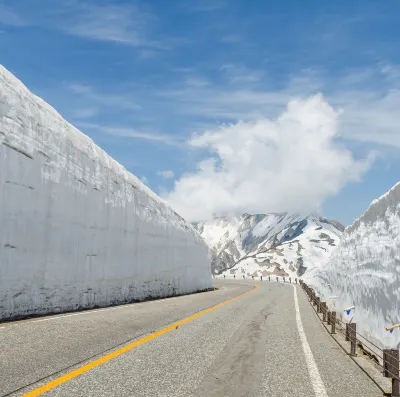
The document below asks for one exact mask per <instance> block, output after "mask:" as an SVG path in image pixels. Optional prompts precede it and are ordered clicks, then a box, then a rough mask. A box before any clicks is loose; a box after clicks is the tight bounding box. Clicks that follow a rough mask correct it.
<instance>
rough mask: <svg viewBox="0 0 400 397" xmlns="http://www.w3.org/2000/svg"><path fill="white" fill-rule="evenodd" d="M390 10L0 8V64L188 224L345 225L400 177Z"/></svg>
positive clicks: (98, 4) (235, 3)
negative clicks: (303, 221)
mask: <svg viewBox="0 0 400 397" xmlns="http://www.w3.org/2000/svg"><path fill="white" fill-rule="evenodd" d="M399 15H400V3H399V2H397V1H385V2H376V1H366V0H363V1H356V0H353V1H351V2H348V1H335V2H318V1H303V2H299V1H256V0H254V1H246V2H245V1H239V0H230V1H225V0H214V1H208V0H199V1H190V2H189V1H186V2H185V1H164V0H163V1H161V0H153V1H151V2H144V1H143V2H137V1H123V0H118V1H117V0H115V1H111V0H108V1H105V0H97V1H78V0H63V1H61V0H60V1H59V0H12V1H11V0H10V1H7V0H0V54H1V55H0V63H1V64H3V65H4V66H5V67H6V68H7V69H8V70H10V71H11V72H12V73H14V74H15V75H16V76H17V77H18V78H20V79H21V80H22V81H23V82H24V83H25V84H26V85H27V86H28V87H29V88H30V89H31V90H32V91H33V92H34V93H35V94H37V95H39V96H41V97H42V98H44V99H45V100H46V101H47V102H49V103H50V104H51V105H52V106H54V107H55V108H56V109H57V110H58V111H59V112H60V113H61V114H62V115H63V116H64V117H65V118H66V119H67V120H68V121H70V122H71V123H73V124H74V125H76V126H77V127H78V128H79V129H81V130H82V131H83V132H84V133H85V134H87V135H89V136H90V137H91V138H92V139H93V140H94V141H95V142H96V143H97V144H98V145H99V146H101V147H102V148H103V149H105V150H106V151H107V152H108V153H109V154H110V155H111V156H113V157H114V158H116V159H117V160H118V161H119V162H120V163H122V164H123V165H124V166H125V167H126V168H127V169H128V170H130V171H131V172H133V173H134V174H135V175H137V176H138V177H141V178H143V179H144V180H145V181H146V183H147V184H148V185H149V186H150V188H152V189H153V190H154V191H156V192H157V193H158V194H160V195H162V196H163V197H165V198H166V199H167V200H168V201H170V202H171V205H173V206H174V207H175V208H177V210H178V211H179V212H181V213H183V214H184V216H187V217H188V218H193V219H195V218H199V217H207V216H209V215H210V213H211V212H217V213H220V212H223V211H225V210H226V211H236V212H237V211H247V212H268V211H275V210H289V211H292V210H296V211H298V210H300V211H301V210H304V211H308V210H315V209H317V210H318V211H320V212H321V213H322V214H323V215H325V216H327V217H331V218H335V219H338V220H340V221H341V222H343V223H344V224H349V223H351V222H352V221H353V220H354V219H355V218H357V217H358V216H360V215H361V214H362V213H363V212H364V211H365V209H366V208H367V206H368V205H369V203H370V202H371V201H372V200H373V199H375V198H377V197H378V196H380V195H381V194H383V193H384V192H386V191H387V190H388V189H389V188H390V187H391V186H393V185H394V184H395V183H396V182H397V181H398V179H399V178H398V175H400V173H399V171H400V156H399V154H400V152H399V148H400V133H399V132H400V131H399V118H400V117H399V115H400V67H399V65H400V51H399V50H398V43H399V39H400V26H399V24H398V16H399ZM318 93H320V94H321V96H320V97H318V98H319V99H317V100H316V101H311V102H310V98H315V97H314V95H316V94H318ZM293 100H294V101H297V102H295V104H294V105H293V106H291V107H290V109H291V110H288V103H289V102H290V101H293ZM299 101H300V102H299ZM307 101H309V102H307ZM327 107H329V108H330V109H333V110H332V111H334V114H333V113H332V112H331V111H330V110H329V109H328V108H327ZM285 109H286V110H285ZM296 109H302V111H301V114H299V112H298V111H297V110H296ZM285 112H286V113H285ZM282 114H286V116H285V117H286V118H285V117H283V116H282ZM305 114H307V117H305V116H304V115H305ZM322 115H323V116H322ZM279 117H283V118H284V119H285V120H287V119H290V123H289V122H287V123H289V124H290V125H292V126H293V130H292V131H288V128H289V127H288V126H287V125H288V124H287V123H286V124H282V123H281V122H280V121H278V120H280V119H279ZM317 119H318V120H319V121H318V122H314V121H315V120H317ZM310 120H312V121H310ZM333 120H335V122H334V123H333ZM239 121H240V122H239ZM238 123H239V124H238ZM310 123H311V124H310ZM332 123H333V124H334V125H333V124H332ZM307 126H311V127H307ZM309 129H312V131H311V132H310V131H309ZM321 130H323V132H322V133H321ZM263 131H266V133H265V136H268V141H267V140H266V139H264V138H265V136H264V135H263V137H259V135H258V134H259V133H260V134H263ZM194 134H195V135H194ZM293 134H295V135H293ZM193 136H194V137H195V138H193ZM196 137H197V138H196ZM321 137H323V138H321ZM294 142H297V143H296V144H294ZM273 147H275V148H277V152H274V151H273V150H272V149H271V148H273ZM296 148H298V153H295V152H296ZM238 153H239V154H238ZM275 153H280V154H281V157H282V156H283V158H281V157H279V158H276V157H275ZM237 154H238V155H237ZM313 156H315V161H314V160H313V159H314V157H313ZM349 156H350V158H349ZM310 159H311V160H310ZM324 159H326V162H324ZM305 160H307V161H305ZM207 161H211V163H210V162H208V163H207ZM313 161H314V162H313ZM204 164H205V165H204ZM209 167H211V169H210V168H209ZM301 172H302V174H301ZM290 175H294V180H291V179H290ZM310 175H312V177H311V178H310ZM266 176H268V178H269V179H268V178H267V177H266ZM314 176H315V178H314ZM330 180H332V183H330V182H327V181H330ZM250 196H252V197H253V198H254V199H252V198H249V197H250ZM288 196H290V197H291V199H288V198H287V197H288ZM224 206H226V208H225V207H224ZM194 207H196V208H202V210H198V211H197V212H196V211H194V212H193V208H194Z"/></svg>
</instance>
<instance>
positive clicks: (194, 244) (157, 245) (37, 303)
mask: <svg viewBox="0 0 400 397" xmlns="http://www.w3.org/2000/svg"><path fill="white" fill-rule="evenodd" d="M210 286H211V273H210V258H209V255H208V248H207V246H206V244H205V243H204V241H203V240H202V239H201V238H200V236H199V235H198V234H197V232H196V231H195V230H194V229H193V227H192V226H191V225H190V224H189V223H188V222H186V221H185V220H184V219H182V218H181V217H180V216H179V215H178V214H177V213H175V212H174V211H173V210H172V209H171V208H170V207H169V206H168V205H167V204H166V203H165V202H164V201H162V200H161V199H160V198H159V197H157V196H156V195H155V194H154V193H153V192H152V191H151V190H149V189H148V188H147V187H146V186H144V185H143V184H142V183H141V182H140V181H139V180H138V178H136V177H135V176H134V175H132V174H130V173H129V172H128V171H126V170H125V168H123V167H122V166H121V165H120V164H118V163H117V162H116V161H115V160H113V159H112V158H111V157H109V156H108V155H107V154H106V153H105V152H104V151H103V150H102V149H100V148H99V147H98V146H96V145H95V144H94V143H93V141H92V140H91V139H90V138H88V137H87V136H85V135H83V134H82V133H81V132H80V131H78V130H77V129H76V128H74V127H73V126H72V125H71V124H69V123H68V122H66V121H65V120H64V119H63V118H62V117H61V116H60V115H59V114H58V113H57V112H56V111H55V110H54V109H53V108H52V107H50V106H49V105H48V104H47V103H45V102H44V101H43V100H41V99H40V98H38V97H36V96H35V95H33V94H32V93H31V92H30V91H29V90H28V89H27V88H26V87H25V86H24V85H23V84H22V83H21V82H20V81H19V80H18V79H16V78H15V77H14V76H13V75H12V74H11V73H9V72H8V71H7V70H6V69H4V68H3V67H2V66H1V65H0V319H8V318H14V317H19V316H26V315H31V314H43V313H48V312H62V311H69V310H76V309H80V308H90V307H94V306H107V305H111V304H117V303H124V302H131V301H134V300H143V299H146V298H149V297H165V296H170V295H176V294H183V293H190V292H194V291H198V290H204V289H206V288H209V287H210Z"/></svg>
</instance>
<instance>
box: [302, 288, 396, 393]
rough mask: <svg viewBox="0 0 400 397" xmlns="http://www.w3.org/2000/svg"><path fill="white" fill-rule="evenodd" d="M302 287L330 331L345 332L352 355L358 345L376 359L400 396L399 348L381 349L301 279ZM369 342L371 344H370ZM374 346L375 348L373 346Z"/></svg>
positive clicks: (389, 328) (389, 329) (381, 370)
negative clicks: (337, 316)
mask: <svg viewBox="0 0 400 397" xmlns="http://www.w3.org/2000/svg"><path fill="white" fill-rule="evenodd" d="M300 285H301V288H302V289H303V290H304V292H305V293H306V294H307V297H308V300H309V301H310V304H311V306H312V307H313V308H314V310H315V311H316V312H317V314H319V313H322V319H321V320H322V322H326V324H327V325H330V326H331V330H330V333H331V334H335V333H336V330H337V331H338V332H340V333H341V334H343V336H344V337H345V340H346V341H348V342H350V351H349V355H350V356H356V355H357V346H359V347H360V348H362V349H363V351H364V352H365V353H366V354H367V355H369V356H370V357H371V358H373V359H374V361H375V364H376V365H377V366H378V367H379V369H380V372H381V373H382V375H383V376H384V377H385V378H391V379H392V393H391V394H390V395H391V396H392V397H400V377H399V371H400V360H399V356H400V355H399V349H381V348H380V347H379V346H377V345H376V344H374V343H373V342H371V341H370V340H368V339H367V338H366V337H365V336H363V335H361V334H360V333H359V332H358V331H357V324H356V323H353V322H351V320H350V322H348V323H345V322H343V321H341V320H340V319H338V318H336V312H335V311H330V310H329V307H328V305H327V303H326V302H321V299H320V297H318V296H317V294H316V292H315V291H314V289H313V288H311V287H310V286H308V285H307V284H306V283H305V282H304V281H303V280H300ZM353 309H354V306H352V307H349V308H346V309H344V311H345V312H347V313H350V311H351V310H353ZM397 326H398V324H396V325H394V326H392V327H388V328H386V330H388V331H391V330H393V329H394V328H396V327H397ZM368 344H369V346H368ZM371 346H373V347H374V350H373V349H372V348H371Z"/></svg>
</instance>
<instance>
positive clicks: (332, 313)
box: [331, 312, 336, 334]
mask: <svg viewBox="0 0 400 397" xmlns="http://www.w3.org/2000/svg"><path fill="white" fill-rule="evenodd" d="M331 326H332V328H331V334H335V333H336V312H331Z"/></svg>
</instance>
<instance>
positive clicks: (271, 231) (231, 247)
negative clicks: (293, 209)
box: [193, 213, 344, 278]
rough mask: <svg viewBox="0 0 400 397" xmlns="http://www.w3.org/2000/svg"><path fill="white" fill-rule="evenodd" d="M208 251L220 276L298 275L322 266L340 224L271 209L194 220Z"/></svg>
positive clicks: (336, 242)
mask: <svg viewBox="0 0 400 397" xmlns="http://www.w3.org/2000/svg"><path fill="white" fill-rule="evenodd" d="M193 225H194V226H195V227H196V229H197V230H198V231H199V233H200V234H201V236H202V237H203V238H204V239H205V241H206V242H207V243H208V245H209V246H210V248H211V250H212V254H213V261H212V271H213V273H214V274H215V275H219V277H224V276H225V277H228V278H233V277H234V276H235V277H236V278H241V277H243V276H245V277H249V276H254V277H261V276H263V277H266V276H269V275H273V276H288V277H301V276H302V275H303V274H304V273H305V272H306V270H307V271H308V270H310V269H313V268H318V267H320V266H323V265H324V264H325V263H326V261H327V260H328V258H329V256H330V254H331V252H332V250H333V249H334V248H336V246H337V244H338V242H339V239H340V236H341V234H342V231H343V229H344V228H343V226H342V225H340V223H339V222H335V221H330V220H328V219H325V218H321V217H319V216H317V215H310V216H307V217H303V216H301V215H299V214H288V213H270V214H257V215H249V214H243V215H241V216H237V217H221V218H215V219H213V220H211V221H206V222H196V223H193Z"/></svg>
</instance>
